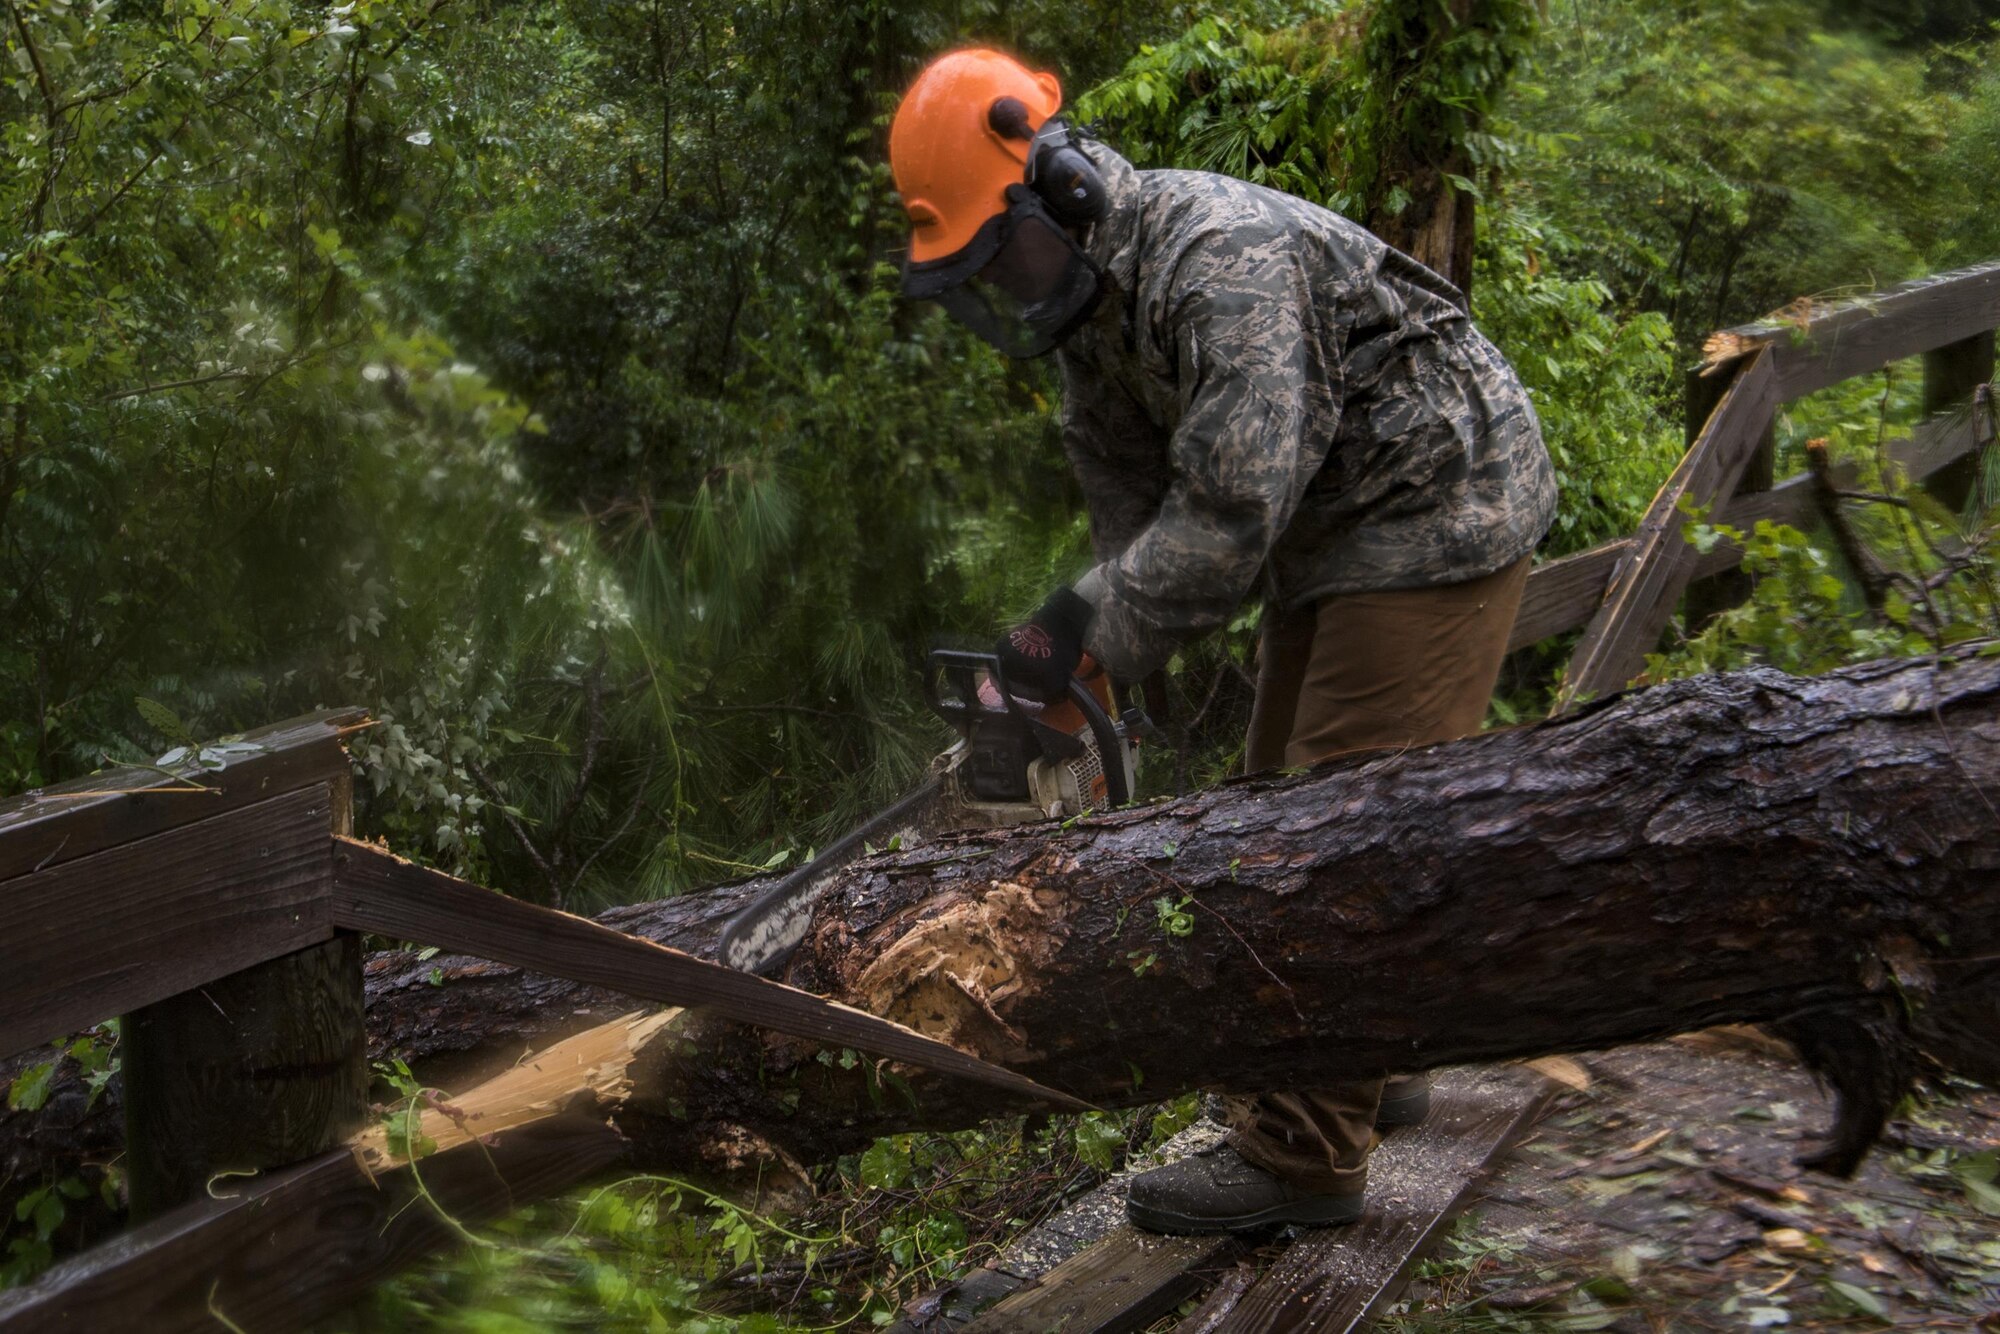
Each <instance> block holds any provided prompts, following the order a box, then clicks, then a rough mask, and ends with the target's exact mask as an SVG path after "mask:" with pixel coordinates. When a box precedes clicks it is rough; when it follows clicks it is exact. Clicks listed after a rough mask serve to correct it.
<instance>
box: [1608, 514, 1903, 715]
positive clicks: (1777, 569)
mask: <svg viewBox="0 0 2000 1334" xmlns="http://www.w3.org/2000/svg"><path fill="white" fill-rule="evenodd" d="M1686 532H1687V540H1688V541H1689V542H1690V543H1691V544H1692V545H1693V546H1694V549H1695V550H1696V551H1698V552H1702V553H1704V554H1705V553H1707V552H1709V551H1712V550H1714V549H1715V547H1716V546H1717V545H1718V544H1719V543H1722V542H1731V543H1734V544H1735V545H1737V546H1739V547H1741V548H1742V549H1743V570H1744V572H1745V573H1746V574H1748V575H1749V576H1750V577H1751V578H1752V579H1753V580H1754V581H1755V582H1754V584H1753V585H1752V588H1751V594H1750V597H1749V600H1748V601H1746V602H1744V603H1743V604H1742V605H1741V606H1737V607H1732V608H1730V609H1729V610H1727V611H1724V612H1721V613H1719V614H1718V615H1717V616H1716V617H1715V618H1714V619H1713V620H1712V621H1710V622H1709V624H1708V625H1707V627H1705V628H1704V629H1703V630H1702V632H1701V633H1700V634H1699V635H1697V636H1695V637H1694V638H1693V639H1692V640H1690V641H1689V642H1688V643H1687V644H1685V645H1684V646H1682V647H1681V648H1679V649H1678V650H1676V651H1675V652H1674V653H1672V654H1653V655H1649V656H1648V657H1647V659H1646V675H1647V677H1648V679H1651V680H1667V679H1670V678H1672V677H1676V676H1692V675H1697V674H1699V673H1702V672H1714V671H1727V670H1729V669H1731V668H1734V667H1743V666H1747V665H1750V664H1753V663H1763V664H1766V665H1769V666H1772V667H1776V668H1778V669H1779V670H1780V671H1787V672H1796V673H1799V674H1801V675H1812V674H1814V673H1817V672H1824V671H1827V670H1828V669H1830V668H1833V667H1838V666H1841V665H1842V664H1844V663H1850V662H1860V661H1864V660H1866V659H1868V658H1879V657H1883V656H1885V655H1887V654H1888V653H1890V652H1892V651H1894V650H1895V649H1897V648H1898V647H1899V646H1900V644H1901V640H1902V636H1901V635H1900V634H1897V633H1894V632H1893V631H1887V630H1884V629H1881V628H1877V627H1874V626H1871V625H1870V624H1868V622H1867V620H1866V615H1865V608H1862V607H1859V606H1857V605H1855V603H1854V600H1853V599H1852V598H1851V596H1850V595H1849V593H1848V590H1847V585H1846V584H1845V583H1844V582H1843V581H1842V580H1841V578H1840V576H1839V575H1838V574H1836V573H1835V572H1834V564H1833V561H1832V559H1831V558H1830V557H1828V555H1827V554H1826V553H1825V552H1824V551H1822V550H1820V549H1819V548H1818V547H1816V546H1815V545H1814V544H1813V543H1812V541H1811V539H1809V538H1808V537H1807V536H1806V534H1804V533H1802V532H1800V531H1799V530H1798V529H1796V528H1793V527H1790V526H1789V525H1786V524H1774V523H1772V522H1771V521H1770V520H1769V519H1759V520H1758V521H1757V527H1756V529H1755V531H1754V532H1751V533H1744V532H1742V531H1740V530H1738V529H1735V528H1731V527H1730V526H1729V525H1727V524H1712V525H1711V524H1707V523H1702V522H1699V521H1697V520H1690V521H1689V523H1688V524H1687V525H1686Z"/></svg>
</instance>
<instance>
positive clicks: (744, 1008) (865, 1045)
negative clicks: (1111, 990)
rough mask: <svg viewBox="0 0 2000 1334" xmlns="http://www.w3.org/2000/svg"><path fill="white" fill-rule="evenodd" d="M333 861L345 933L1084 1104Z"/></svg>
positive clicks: (517, 911) (750, 986)
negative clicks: (494, 963)
mask: <svg viewBox="0 0 2000 1334" xmlns="http://www.w3.org/2000/svg"><path fill="white" fill-rule="evenodd" d="M333 862H334V884H335V888H334V896H333V897H334V907H333V917H334V921H335V923H336V924H337V925H339V926H343V927H346V928H348V929H349V930H354V931H373V932H376V933H377V934H380V935H384V936H388V937H390V938H391V939H394V940H413V941H421V942H423V943H425V944H430V945H439V946H443V947H445V948H447V949H455V950H464V951H466V952H467V953H471V954H478V955H481V956H483V957H485V958H488V959H496V960H498V961H500V962H501V963H511V964H515V965H517V966H518V967H522V968H532V969H534V970H535V971H537V972H542V973H548V974H551V975H553V976H555V977H566V978H569V979H570V980H572V981H576V982H585V983H589V984H591V985H593V986H600V987H609V988H611V989H612V990H614V991H620V992H623V993H625V994H626V995H628V996H638V997H640V998H642V999H644V1000H652V1001H661V1002H664V1003H666V1004H669V1005H683V1006H703V1007H706V1008H707V1009H709V1010H711V1011H713V1012H714V1013H716V1014H718V1015H721V1016H723V1017H724V1018H728V1019H735V1020H738V1021H741V1022H744V1023H752V1024H757V1025H759V1026H761V1027H764V1028H770V1029H774V1030H776V1031H777V1032H780V1033H785V1034H789V1035H790V1036H792V1037H800V1038H808V1039H811V1040H812V1041H815V1042H826V1043H832V1044H835V1045H843V1046H852V1047H859V1048H860V1049H862V1050H863V1051H869V1052H874V1053H875V1054H877V1055H880V1056H891V1057H894V1058H895V1059H897V1060H899V1061H908V1062H910V1063H911V1064H913V1065H918V1066H922V1067H924V1068H926V1069H931V1070H938V1071H942V1072H943V1073H946V1074H953V1075H958V1076H960V1077H962V1078H965V1079H972V1080H977V1081H979V1082H981V1083H984V1084H988V1085H991V1086H993V1087H996V1088H1003V1089H1007V1090H1009V1091H1011V1092H1015V1093H1027V1094H1030V1095H1032V1096H1035V1097H1040V1098H1044V1099H1047V1100H1048V1101H1051V1102H1055V1103H1058V1104H1060V1105H1063V1106H1068V1107H1073V1108H1080V1107H1083V1106H1085V1105H1086V1104H1084V1103H1081V1102H1078V1101H1077V1100H1076V1099H1075V1098H1072V1097H1070V1096H1068V1095H1067V1094H1063V1093H1058V1092H1056V1091H1055V1090H1053V1089H1047V1088H1043V1087H1042V1086H1041V1085H1039V1084H1037V1083H1035V1082H1034V1081H1032V1080H1029V1079H1025V1078H1023V1077H1022V1076H1020V1075H1016V1074H1013V1073H1011V1072H1010V1071H1007V1070H1003V1069H1001V1068H1000V1067H999V1066H997V1065H992V1064H989V1063H988V1062H986V1061H982V1060H980V1059H978V1058H977V1057H974V1056H968V1055H966V1054H965V1053H964V1052H962V1051H959V1050H958V1049H957V1048H955V1047H949V1046H946V1045H945V1044H944V1043H942V1042H939V1041H937V1040H936V1039H934V1038H927V1037H925V1036H923V1035H922V1034H920V1033H917V1032H915V1031H914V1030H912V1029H908V1028H905V1027H903V1026H902V1025H901V1024H897V1023H892V1022H890V1021H889V1020H887V1019H881V1018H877V1017H876V1016H875V1015H872V1014H868V1013H866V1012H865V1011H862V1010H856V1009H853V1008H850V1007H849V1006H845V1005H841V1004H838V1003H837V1002H834V1001H829V1000H826V999H825V998H823V997H820V996H815V995H812V994H811V993H809V992H804V991H800V990H798V989H797V988H796V987H788V986H786V985H784V984H783V983H782V982H772V981H768V980H766V979H764V978H761V977H757V976H755V975H754V974H750V973H739V972H737V971H735V970H734V969H731V968H725V967H723V966H722V965H721V964H718V963H713V962H711V961H709V960H707V959H698V958H696V957H695V956H693V955H692V954H684V953H682V952H681V951H679V950H676V949H670V948H668V947H667V946H665V945H656V944H654V943H653V942H652V941H650V940H641V939H640V938H639V937H637V936H628V935H625V934H624V933H622V932H619V931H613V930H612V929H611V928H609V927H606V926H600V925H598V924H597V923H596V922H593V921H590V920H589V919H588V918H583V917H574V916H572V915H570V914H569V913H565V912H557V911H555V910H554V909H552V908H543V907H539V906H537V905H535V904H532V903H523V902H522V901H520V900H519V899H510V898H508V897H507V896H506V895H504V894H496V893H495V892H493V891H492V890H490V889H485V888H483V887H481V886H479V885H473V884H468V883H466V882H465V881H463V880H455V879H453V878H452V877H450V876H448V875H445V874H443V873H442V872H439V871H433V870H430V869H428V868H427V867H422V866H418V865H415V864H414V863H412V862H406V861H404V860H403V859H402V858H400V857H396V856H394V855H392V854H390V853H388V852H385V851H383V850H382V849H380V848H377V847H372V846H370V845H369V844H366V843H357V842H355V841H354V840H353V839H346V838H343V839H338V840H336V848H335V851H334V855H333Z"/></svg>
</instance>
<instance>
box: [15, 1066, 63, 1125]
mask: <svg viewBox="0 0 2000 1334" xmlns="http://www.w3.org/2000/svg"><path fill="white" fill-rule="evenodd" d="M55 1074H56V1063H55V1062H54V1061H44V1062H42V1063H41V1064H40V1065H31V1066H29V1067H28V1068H27V1069H26V1070H23V1071H22V1072H21V1073H20V1074H18V1075H16V1076H14V1082H13V1083H12V1084H10V1085H8V1086H7V1108H8V1110H9V1111H15V1112H39V1111H40V1110H41V1109H42V1104H44V1103H46V1102H47V1101H48V1100H49V1088H50V1085H51V1084H53V1083H54V1081H55Z"/></svg>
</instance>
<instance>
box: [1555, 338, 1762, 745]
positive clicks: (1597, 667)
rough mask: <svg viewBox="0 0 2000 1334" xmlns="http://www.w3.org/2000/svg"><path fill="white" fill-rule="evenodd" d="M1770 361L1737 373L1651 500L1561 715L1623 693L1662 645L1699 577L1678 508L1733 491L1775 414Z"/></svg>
mask: <svg viewBox="0 0 2000 1334" xmlns="http://www.w3.org/2000/svg"><path fill="white" fill-rule="evenodd" d="M1771 358H1772V354H1771V351H1770V349H1768V348H1766V349H1764V350H1762V351H1759V352H1757V353H1755V354H1753V355H1752V356H1751V357H1750V358H1749V359H1748V360H1747V361H1746V362H1745V363H1744V364H1743V365H1742V366H1741V367H1740V368H1739V369H1738V370H1737V372H1736V379H1735V382H1734V383H1732V384H1731V385H1730V387H1729V390H1728V392H1727V393H1726V394H1725V395H1724V396H1723V399H1722V402H1721V403H1720V404H1719V405H1718V406H1717V407H1716V409H1715V412H1714V414H1713V415H1711V416H1710V417H1709V419H1708V425H1707V427H1706V428H1705V429H1704V430H1703V431H1702V433H1701V438H1700V439H1699V440H1697V441H1696V442H1695V445H1694V447H1693V448H1692V449H1690V450H1689V451H1688V452H1687V456H1686V457H1685V458H1683V459H1682V460H1681V463H1680V466H1679V467H1677V468H1675V469H1674V473H1673V476H1671V477H1669V478H1668V479H1667V482H1666V485H1664V486H1662V487H1661V488H1660V492H1659V494H1658V495H1656V496H1655V497H1654V498H1653V503H1652V506H1651V507H1650V508H1649V509H1648V510H1647V511H1646V517H1645V519H1644V521H1643V522H1642V523H1641V524H1640V526H1639V531H1638V532H1637V533H1636V534H1635V535H1634V536H1633V538H1632V545H1631V546H1630V548H1628V549H1627V551H1626V554H1625V559H1624V560H1623V561H1622V562H1621V563H1620V565H1619V568H1618V573H1617V574H1616V576H1614V578H1613V580H1612V584H1611V587H1610V589H1609V590H1608V591H1607V593H1606V595H1605V600H1604V604H1603V606H1601V607H1600V608H1599V609H1598V611H1597V614H1596V615H1595V616H1593V617H1592V618H1591V621H1590V624H1589V625H1588V626H1587V627H1586V628H1585V629H1584V632H1583V639H1582V640H1581V641H1580V642H1579V643H1578V644H1577V647H1576V652H1575V654H1573V655H1572V656H1571V658H1570V662H1569V672H1568V675H1567V676H1566V677H1565V679H1564V681H1563V687H1562V692H1561V694H1560V695H1559V696H1558V698H1557V701H1556V711H1557V712H1561V711H1563V710H1565V709H1568V708H1570V707H1572V706H1573V705H1574V704H1575V703H1576V702H1577V700H1579V699H1583V698H1590V697H1596V696H1601V695H1607V694H1610V693H1612V692H1614V691H1617V690H1619V689H1622V688H1623V687H1624V685H1625V684H1626V682H1628V681H1630V680H1631V679H1632V678H1633V677H1634V676H1636V675H1637V674H1638V672H1639V669H1640V668H1641V667H1642V666H1643V665H1644V663H1645V659H1646V654H1647V653H1648V652H1650V651H1651V650H1652V649H1653V647H1654V645H1655V644H1657V643H1658V642H1659V638H1660V632H1661V631H1662V630H1664V629H1665V628H1666V625H1667V621H1668V619H1669V618H1670V617H1671V616H1672V615H1673V611H1674V604H1675V603H1676V602H1677V601H1678V600H1679V598H1680V595H1681V590H1683V589H1684V588H1686V587H1687V581H1688V579H1689V578H1690V577H1691V576H1692V575H1693V573H1694V568H1693V564H1692V562H1689V561H1684V560H1682V559H1681V556H1682V553H1683V552H1684V550H1685V549H1686V543H1685V542H1683V541H1682V538H1681V528H1682V525H1683V524H1684V523H1685V522H1686V516H1685V515H1684V514H1683V513H1682V512H1681V505H1682V503H1683V502H1684V501H1686V502H1691V503H1693V504H1694V505H1697V506H1701V507H1705V508H1706V507H1713V506H1715V505H1716V504H1717V502H1718V501H1722V500H1726V499H1727V498H1728V497H1729V496H1730V495H1731V493H1732V492H1733V491H1734V489H1735V486H1736V483H1737V480H1738V479H1739V478H1740V477H1741V476H1742V475H1743V470H1744V468H1745V467H1747V466H1748V464H1749V462H1750V459H1751V457H1752V456H1753V455H1754V454H1755V453H1756V450H1757V446H1758V442H1759V441H1760V440H1761V439H1762V438H1763V435H1764V428H1765V427H1766V426H1767V425H1768V424H1769V422H1770V420H1771V414H1772V413H1773V412H1774V411H1776V409H1777V381H1776V376H1775V373H1774V371H1773V368H1772V367H1773V363H1772V359H1771Z"/></svg>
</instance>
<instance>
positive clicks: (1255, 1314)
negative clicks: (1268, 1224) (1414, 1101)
mask: <svg viewBox="0 0 2000 1334" xmlns="http://www.w3.org/2000/svg"><path fill="white" fill-rule="evenodd" d="M1552 1088H1553V1085H1551V1084H1549V1083H1548V1082H1547V1081H1545V1080H1543V1079H1541V1078H1540V1077H1539V1076H1536V1075H1534V1074H1531V1073H1529V1072H1528V1071H1526V1070H1523V1069H1520V1068H1518V1067H1516V1068H1512V1069H1506V1068H1502V1069H1493V1070H1483V1071H1454V1072H1452V1074H1451V1075H1450V1076H1449V1077H1445V1078H1440V1079H1439V1080H1438V1082H1437V1085H1436V1086H1435V1087H1434V1088H1433V1090H1432V1093H1431V1113H1430V1116H1429V1117H1428V1118H1427V1119H1426V1120H1425V1122H1424V1123H1423V1124H1422V1125H1420V1126H1413V1127H1410V1128H1407V1129H1403V1130H1398V1131H1396V1132H1395V1133H1394V1134H1392V1135H1390V1136H1389V1137H1388V1138H1387V1139H1386V1140H1385V1141H1384V1142H1383V1144H1382V1147H1381V1148H1380V1149H1378V1150H1376V1152H1375V1154H1374V1157H1373V1158H1372V1159H1371V1161H1370V1163H1369V1168H1368V1174H1369V1180H1368V1197H1367V1199H1368V1203H1367V1208H1366V1211H1365V1212H1364V1213H1363V1214H1362V1216H1361V1218H1360V1220H1359V1221H1357V1222H1355V1223H1353V1224H1350V1225H1349V1226H1347V1227H1344V1228H1329V1229H1323V1230H1320V1231H1315V1232H1308V1233H1305V1234H1303V1235H1302V1236H1301V1237H1300V1239H1299V1240H1298V1241H1296V1242H1294V1243H1293V1244H1292V1245H1291V1246H1290V1247H1289V1248H1288V1249H1287V1250H1286V1251H1285V1253H1284V1254H1283V1255H1282V1256H1280V1257H1279V1258H1278V1260H1277V1261H1276V1262H1275V1263H1273V1264H1272V1265H1271V1267H1270V1269H1269V1270H1267V1271H1266V1272H1265V1274H1264V1276H1263V1277H1262V1278H1261V1279H1259V1280H1258V1281H1257V1283H1256V1284H1255V1285H1254V1286H1252V1287H1251V1289H1250V1290H1249V1291H1248V1292H1247V1293H1245V1294H1244V1295H1243V1297H1242V1299H1241V1300H1240V1301H1238V1302H1236V1303H1235V1305H1234V1306H1233V1307H1232V1308H1231V1309H1230V1311H1229V1313H1228V1314H1227V1315H1226V1316H1224V1317H1223V1318H1222V1319H1221V1320H1220V1321H1218V1322H1216V1323H1215V1324H1214V1325H1213V1326H1211V1327H1210V1328H1211V1330H1212V1331H1213V1334H1268V1332H1270V1331H1279V1330H1284V1331H1293V1330H1298V1331H1303V1330H1312V1331H1315V1334H1346V1332H1347V1331H1349V1330H1354V1329H1359V1328H1361V1327H1362V1326H1363V1325H1364V1324H1365V1323H1366V1322H1367V1321H1368V1320H1370V1319H1371V1318H1372V1317H1374V1316H1376V1315H1379V1314H1381V1313H1382V1311H1384V1310H1385V1309H1386V1308H1387V1307H1388V1305H1389V1304H1390V1303H1391V1302H1393V1301H1395V1299H1396V1296H1397V1294H1398V1293H1400V1292H1401V1291H1402V1289H1403V1286H1404V1284H1405V1283H1406V1282H1407V1281H1408V1279H1409V1272H1410V1269H1411V1268H1412V1267H1413V1266H1414V1265H1415V1264H1416V1262H1417V1261H1418V1260H1420V1259H1421V1258H1422V1257H1423V1255H1424V1253H1425V1251H1427V1250H1428V1249H1429V1247H1430V1246H1431V1244H1432V1242H1433V1241H1435V1240H1436V1238H1437V1236H1438V1235H1439V1233H1440V1232H1442V1231H1443V1230H1444V1228H1445V1227H1446V1225H1447V1224H1449V1223H1450V1221H1451V1218H1452V1216H1453V1215H1454V1214H1455V1213H1456V1212H1457V1210H1458V1209H1459V1208H1460V1207H1461V1205H1462V1203H1463V1202H1464V1201H1465V1200H1466V1198H1467V1197H1468V1193H1469V1192H1470V1191H1471V1189H1472V1187H1473V1186H1474V1184H1475V1183H1476V1182H1477V1180H1478V1178H1479V1176H1480V1174H1481V1173H1483V1172H1484V1171H1485V1170H1486V1168H1487V1166H1488V1165H1489V1164H1490V1163H1492V1162H1493V1161H1494V1160H1495V1159H1497V1158H1499V1157H1500V1155H1501V1154H1503V1153H1505V1152H1506V1150H1507V1148H1508V1146H1509V1145H1511V1144H1512V1143H1513V1142H1514V1140H1515V1139H1516V1138H1518V1136H1519V1135H1520V1134H1521V1133H1522V1132H1523V1131H1524V1130H1525V1129H1526V1128H1527V1127H1528V1126H1529V1125H1531V1124H1533V1122H1534V1120H1535V1118H1536V1117H1537V1116H1539V1115H1540V1113H1541V1109H1542V1108H1543V1107H1544V1106H1546V1105H1547V1103H1548V1100H1549V1098H1550V1096H1551V1090H1552Z"/></svg>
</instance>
